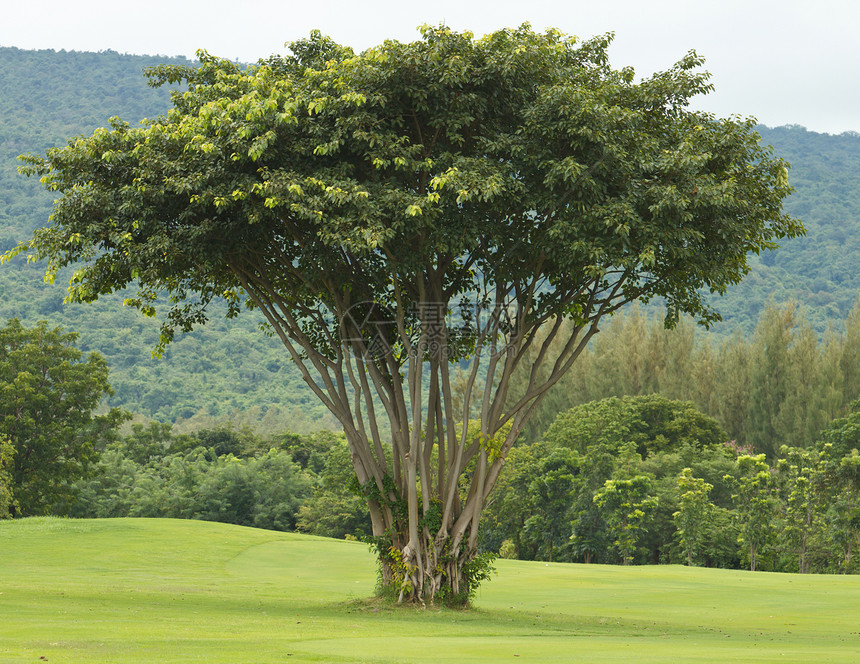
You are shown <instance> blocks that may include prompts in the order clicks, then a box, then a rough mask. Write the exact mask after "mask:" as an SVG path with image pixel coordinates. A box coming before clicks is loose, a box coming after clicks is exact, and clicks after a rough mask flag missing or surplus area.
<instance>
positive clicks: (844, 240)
mask: <svg viewBox="0 0 860 664" xmlns="http://www.w3.org/2000/svg"><path fill="white" fill-rule="evenodd" d="M166 61H168V62H174V63H176V64H189V63H188V62H187V61H185V60H169V59H165V58H155V57H141V56H129V55H122V54H119V53H115V52H103V53H77V52H64V51H61V52H55V51H23V50H19V49H15V48H0V253H2V252H3V251H6V250H8V249H10V248H11V247H13V246H15V245H16V244H17V243H19V242H21V241H23V240H25V239H27V238H28V237H29V234H30V233H31V232H32V230H33V229H34V228H36V227H38V226H40V225H43V224H45V223H46V222H47V219H48V216H49V214H50V207H51V200H52V199H51V196H50V194H49V193H46V192H45V191H43V190H42V188H41V187H40V185H39V183H38V182H37V181H33V180H28V179H27V178H25V177H22V176H20V175H19V174H18V173H17V166H18V161H17V157H18V155H19V154H22V153H27V152H35V153H38V152H42V151H44V150H45V149H46V148H48V147H50V146H53V145H59V144H62V143H64V142H65V141H66V140H68V139H70V138H72V140H73V137H74V136H76V135H81V134H88V133H91V132H92V131H93V130H95V129H96V128H97V127H100V126H104V125H105V124H106V123H107V120H108V118H109V117H111V116H114V115H118V116H120V117H122V118H123V119H124V120H127V121H129V122H132V123H134V122H137V121H139V120H141V119H143V118H146V117H153V116H156V115H158V114H160V113H162V112H164V111H166V109H167V108H168V106H169V91H168V90H165V89H154V88H151V87H148V86H147V82H146V79H145V77H144V76H143V70H144V69H145V68H146V67H149V66H152V65H155V64H160V63H163V62H166ZM759 132H760V134H761V136H762V140H763V141H764V142H765V143H767V144H770V145H772V146H773V148H774V151H775V153H776V154H778V155H780V156H782V157H784V158H785V159H786V160H788V161H789V162H790V163H791V166H792V168H791V173H790V180H791V183H792V185H793V186H794V187H795V190H796V191H795V193H794V194H793V195H792V196H791V198H790V199H789V200H788V202H787V204H786V208H787V210H788V211H789V213H791V214H793V215H795V216H796V217H798V218H800V219H801V220H802V221H803V223H804V224H805V226H806V229H807V235H806V237H803V238H798V239H794V240H790V241H787V242H785V243H784V244H783V245H782V246H781V247H780V248H779V249H778V250H776V251H771V252H766V253H764V254H762V255H759V256H751V257H750V267H751V270H750V274H749V275H748V276H747V278H746V279H745V280H744V282H743V283H741V284H739V285H738V286H736V287H735V288H733V289H730V291H729V293H728V294H727V295H726V296H724V297H723V298H721V299H720V300H719V301H718V303H717V306H718V308H719V310H720V311H721V312H722V315H723V319H724V320H723V322H721V323H719V324H717V325H715V326H714V328H712V329H711V330H710V331H707V330H704V329H701V328H697V327H696V326H694V325H693V324H691V323H689V322H687V321H682V323H681V324H680V325H679V327H678V328H677V329H675V330H671V331H667V330H665V329H664V327H663V326H662V324H661V315H660V310H659V307H658V306H657V305H654V304H652V305H650V306H649V307H644V308H638V307H636V308H631V309H628V310H626V311H624V312H622V313H620V314H618V315H617V316H616V317H615V318H613V319H612V320H611V321H610V322H609V323H608V324H606V325H605V326H604V329H603V331H602V332H601V334H600V335H598V337H597V338H596V339H595V341H594V342H593V343H592V344H591V346H590V347H589V348H588V349H587V350H586V352H585V353H584V354H583V356H582V358H581V359H580V361H579V363H578V364H577V366H576V367H575V369H574V371H573V372H572V373H571V374H570V375H568V376H566V377H565V378H564V380H563V381H562V383H560V384H559V385H558V386H557V387H556V388H555V389H554V391H553V392H551V394H550V395H549V397H548V398H547V399H546V400H545V401H544V402H543V404H542V407H541V408H540V410H539V411H538V412H537V413H536V414H535V416H534V418H533V420H532V421H531V423H530V426H529V428H528V429H527V430H526V431H525V434H524V436H523V438H522V441H521V445H520V446H518V447H517V448H516V449H515V450H514V453H513V454H512V456H511V458H510V460H509V466H510V468H509V471H510V472H508V474H507V477H506V479H505V480H504V482H503V483H502V485H500V487H499V490H498V491H497V495H496V497H495V498H494V500H493V502H492V503H491V504H490V507H489V509H488V513H487V516H486V523H485V533H484V544H483V546H484V547H485V548H486V549H488V550H490V551H494V552H496V551H500V550H501V552H502V554H503V555H508V556H510V557H520V558H529V559H547V560H572V561H582V562H591V561H601V562H625V563H626V562H689V563H692V562H698V563H701V564H709V565H714V566H724V567H738V566H751V567H756V566H758V568H761V569H775V570H784V571H843V572H845V571H851V572H856V571H857V569H858V560H860V535H858V533H859V532H860V513H858V511H857V508H856V494H857V490H858V486H860V484H858V479H857V472H858V471H857V469H858V468H860V462H858V461H857V455H856V453H854V454H853V456H852V452H851V450H852V449H853V448H855V447H857V446H858V445H860V438H858V431H860V420H858V415H860V402H858V401H857V400H858V399H860V299H858V294H860V134H854V133H846V134H842V135H839V136H831V135H826V134H817V133H814V132H810V131H807V130H806V129H804V128H802V127H797V126H791V127H779V128H768V127H759ZM43 273H44V267H43V266H41V265H38V264H28V263H26V262H25V261H24V260H22V259H20V258H19V259H15V260H13V261H11V262H10V264H7V265H4V266H3V267H2V268H0V327H2V325H3V324H5V323H6V322H7V320H9V319H19V320H20V321H21V323H22V324H23V325H25V326H27V327H29V328H32V327H33V326H36V325H37V323H38V322H39V321H43V320H44V321H47V325H48V327H54V326H62V327H63V328H64V329H65V330H66V331H69V332H71V331H73V332H74V333H76V335H77V336H76V337H75V339H76V344H77V347H78V348H80V350H81V351H82V352H83V353H89V352H90V351H97V353H98V354H99V355H98V357H99V358H103V359H104V366H105V367H106V368H109V382H110V386H111V387H112V390H113V392H112V393H111V392H110V390H105V391H104V397H105V398H104V399H103V400H102V404H101V406H100V409H101V413H102V415H100V416H99V417H102V418H107V419H110V418H108V416H107V415H105V414H106V413H108V414H113V420H112V422H113V423H114V424H118V422H119V421H120V419H122V418H121V417H120V416H119V415H118V414H117V413H119V410H111V408H114V409H124V410H125V411H128V412H129V413H131V414H132V416H133V417H134V418H135V421H134V424H132V425H129V424H127V425H125V428H124V429H123V430H122V433H121V434H120V433H119V432H117V431H114V432H113V433H112V434H111V435H109V436H105V437H103V438H100V439H99V442H98V443H97V448H98V449H97V450H95V452H97V454H94V456H93V464H92V468H90V471H94V472H88V473H85V474H83V476H82V477H79V478H77V479H74V480H69V483H68V487H67V488H68V489H69V490H68V491H67V492H66V493H65V494H64V498H63V499H62V500H59V499H57V500H56V501H55V502H54V503H53V504H52V505H51V506H50V508H45V509H48V511H54V512H56V513H65V514H70V515H74V516H126V515H130V516H176V517H185V518H206V519H212V520H222V521H229V522H233V523H241V524H244V525H252V526H259V527H267V528H275V529H295V528H300V529H303V530H306V531H308V532H312V533H316V534H321V535H329V536H337V537H342V536H345V535H352V534H356V533H357V534H359V535H360V534H365V535H367V534H369V530H368V527H367V523H366V522H367V518H366V515H365V514H364V508H363V506H362V505H363V502H362V498H361V496H360V494H361V490H360V487H358V486H357V485H355V484H354V483H353V482H351V481H350V477H351V471H350V465H349V459H348V450H347V449H346V446H345V443H344V441H343V439H342V438H341V437H339V436H338V435H335V434H332V433H330V432H325V431H324V432H323V433H317V432H320V431H321V430H325V429H330V430H335V429H336V423H335V421H334V420H333V418H332V417H331V416H330V415H329V414H328V413H327V412H326V411H325V410H324V408H323V407H322V405H321V404H319V403H318V401H317V400H316V399H315V398H314V397H313V395H312V394H311V392H310V391H309V390H308V389H307V388H306V387H305V385H304V384H303V382H302V380H301V377H300V375H299V373H298V371H297V370H296V369H295V368H294V367H293V366H292V364H291V363H290V362H289V360H288V357H287V354H286V353H285V352H284V351H283V348H282V346H281V344H280V343H279V342H278V341H276V340H274V339H272V338H270V337H268V336H266V334H264V333H262V332H261V331H260V330H259V329H258V327H259V321H258V320H257V319H255V318H254V316H253V315H251V314H247V313H246V314H243V315H242V316H240V317H239V318H238V319H235V320H225V319H224V317H223V313H224V311H223V310H219V309H218V308H217V307H216V308H215V309H214V310H213V311H211V312H210V313H211V317H210V321H209V323H207V325H205V326H204V327H202V328H200V329H198V330H196V331H194V332H193V333H190V334H187V335H185V336H183V337H181V338H179V339H177V340H176V341H175V342H174V343H173V344H172V345H171V346H170V347H169V348H168V350H167V352H166V353H165V354H164V355H163V356H162V357H161V358H158V359H153V358H152V356H151V351H152V349H153V347H154V346H155V343H156V340H157V336H158V322H157V320H152V319H146V318H142V317H140V316H139V315H138V314H136V313H135V312H134V311H132V310H131V309H128V308H124V307H123V306H122V304H121V303H122V299H123V297H124V295H123V293H117V294H116V295H115V297H112V298H105V299H104V300H103V301H100V302H98V303H95V304H94V305H86V306H78V305H75V306H71V305H69V306H67V305H64V304H63V295H64V288H63V285H62V283H60V282H61V281H62V277H63V276H64V275H61V278H60V279H58V280H57V282H58V283H56V284H47V283H45V282H44V281H43V279H42V275H43ZM65 276H68V275H65ZM15 326H19V324H18V323H17V322H16V323H15V324H14V325H12V326H11V327H15ZM10 329H11V328H10ZM15 329H18V328H17V327H16V328H15ZM69 338H71V337H69ZM2 359H3V358H0V360H2ZM99 361H101V360H99ZM0 364H2V363H0ZM105 371H107V369H105ZM655 395H659V396H655ZM0 415H2V408H0ZM0 421H2V418H0ZM93 421H96V420H93ZM588 427H592V428H591V429H589V428H588ZM287 432H289V433H287ZM0 433H3V430H2V429H0ZM727 441H728V444H727ZM12 455H13V451H12V450H11V447H10V445H9V443H8V442H7V441H5V440H3V438H2V436H0V515H2V504H3V500H4V499H3V493H2V489H3V486H4V481H3V473H4V472H11V471H7V470H4V467H7V468H11V467H12V461H11V459H12ZM688 468H691V471H690V472H691V473H693V474H690V473H686V471H685V469H688ZM685 473H686V474H685ZM765 475H766V476H767V478H769V479H768V481H767V482H764V483H763V480H762V479H761V478H762V477H764V476H765ZM756 478H758V480H757V479H756ZM757 482H758V483H757ZM610 489H611V490H610ZM622 490H623V491H627V492H628V493H626V494H624V495H622V493H623V491H622ZM612 491H615V493H614V494H613V493H612ZM10 500H11V499H10ZM613 500H616V501H617V500H621V502H622V503H623V502H624V501H625V500H626V501H627V504H631V501H632V503H633V504H635V505H636V506H637V507H636V509H637V510H638V512H639V513H640V516H639V517H637V518H638V519H639V520H640V522H636V520H635V519H634V520H633V521H630V520H629V519H627V518H626V517H627V516H629V515H625V514H622V513H621V512H620V511H619V509H620V508H618V506H617V505H618V504H620V503H617V504H615V506H613V505H614V503H613ZM554 501H555V502H554ZM685 501H686V502H685ZM697 501H698V502H697ZM7 502H8V501H7ZM755 505H758V507H759V512H758V513H757V514H753V513H752V512H750V513H748V514H745V513H743V512H742V511H743V510H745V509H752V506H755ZM804 505H805V506H806V507H805V508H804V507H803V506H804ZM852 505H853V507H852ZM810 506H811V507H810ZM804 509H805V510H806V511H804ZM697 510H698V511H697ZM25 512H26V510H25ZM696 514H698V515H699V517H698V518H699V521H702V519H705V516H702V515H706V516H707V519H706V520H707V522H708V524H709V527H708V528H707V529H705V530H703V531H701V532H699V531H697V530H696V528H697V526H696V524H697V523H698V522H697V521H696V519H695V518H693V517H695V515H696ZM679 515H680V516H679ZM691 515H692V516H691ZM685 519H687V520H686V521H685ZM756 519H758V521H756ZM753 522H755V523H758V524H759V525H760V533H758V534H757V533H756V532H752V531H749V530H744V527H745V526H744V525H743V524H745V523H746V524H749V523H753ZM759 534H761V540H760V541H759V540H757V539H755V538H756V537H758V536H759ZM738 543H740V547H739V546H738ZM852 553H853V556H854V557H852Z"/></svg>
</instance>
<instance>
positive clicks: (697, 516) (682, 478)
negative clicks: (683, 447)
mask: <svg viewBox="0 0 860 664" xmlns="http://www.w3.org/2000/svg"><path fill="white" fill-rule="evenodd" d="M713 488H714V486H713V485H712V484H708V483H707V482H705V480H703V479H702V478H700V477H693V471H692V470H691V469H690V468H684V470H682V471H681V474H680V475H679V476H678V492H679V494H680V498H679V501H678V502H679V505H678V511H677V512H675V513H674V514H673V515H672V517H673V518H674V519H675V524H676V525H677V527H678V539H679V540H680V542H681V547H682V548H683V549H684V555H685V558H686V560H687V565H693V564H694V563H695V561H696V560H697V557H698V554H699V547H700V545H701V542H702V539H703V537H704V531H705V527H706V524H707V523H708V521H710V516H711V514H712V512H713V511H714V504H713V503H711V501H710V500H709V494H710V492H711V489H713Z"/></svg>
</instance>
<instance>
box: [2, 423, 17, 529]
mask: <svg viewBox="0 0 860 664" xmlns="http://www.w3.org/2000/svg"><path fill="white" fill-rule="evenodd" d="M14 456H15V448H14V447H12V443H10V442H9V441H8V440H4V439H3V438H0V519H6V518H9V517H10V516H12V509H13V503H14V500H15V498H14V496H13V495H12V472H11V471H12V458H13V457H14Z"/></svg>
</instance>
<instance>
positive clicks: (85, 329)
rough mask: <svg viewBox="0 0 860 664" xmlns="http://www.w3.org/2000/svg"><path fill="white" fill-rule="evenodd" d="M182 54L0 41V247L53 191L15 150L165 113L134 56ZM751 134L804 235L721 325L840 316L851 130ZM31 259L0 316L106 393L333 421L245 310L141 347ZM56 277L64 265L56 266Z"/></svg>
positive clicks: (857, 190) (851, 286) (851, 252)
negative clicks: (91, 367) (77, 361)
mask: <svg viewBox="0 0 860 664" xmlns="http://www.w3.org/2000/svg"><path fill="white" fill-rule="evenodd" d="M162 63H172V64H185V65H187V64H190V63H189V61H188V60H186V59H183V58H162V57H145V56H132V55H123V54H120V53H116V52H113V51H106V52H102V53H80V52H66V51H52V50H42V51H26V50H20V49H16V48H0V252H2V251H5V250H8V249H9V248H11V247H13V246H15V245H16V244H17V243H18V242H20V241H22V240H25V239H26V238H28V237H29V235H30V233H31V232H32V231H33V229H34V228H37V227H38V226H40V225H43V224H45V223H46V221H47V219H48V216H49V214H50V208H51V202H52V196H51V195H50V194H49V193H48V192H45V191H44V190H43V189H42V188H41V186H40V185H39V183H38V181H36V180H34V179H28V178H25V177H22V176H20V175H18V173H17V170H16V169H17V165H18V162H17V156H18V155H19V154H22V153H26V152H33V153H40V152H43V151H44V150H45V149H46V148H48V147H51V146H54V145H62V144H64V143H65V141H66V140H68V139H69V138H72V137H74V136H77V135H82V134H84V135H86V134H89V133H91V132H92V131H93V130H94V129H95V128H97V127H100V126H105V125H106V124H107V121H108V118H109V117H111V116H114V115H117V116H119V117H121V118H122V119H124V120H126V121H128V122H130V123H132V124H134V123H136V122H138V121H139V120H141V119H143V118H146V117H155V116H157V115H159V114H161V113H164V112H166V111H167V109H168V108H169V105H170V91H169V90H167V89H153V88H150V87H148V86H147V83H146V79H145V77H144V76H143V75H142V72H143V70H144V68H146V67H149V66H153V65H156V64H162ZM759 130H760V133H761V135H762V140H763V141H764V142H765V143H768V144H770V145H772V146H773V147H774V150H775V152H776V154H778V155H780V156H783V157H785V158H786V159H787V160H788V161H789V162H790V163H791V165H792V169H791V173H790V180H791V181H792V183H793V185H794V186H795V188H796V193H795V194H793V195H792V196H791V198H790V199H789V200H788V202H787V204H786V207H787V209H788V211H789V212H791V213H792V214H794V215H795V216H798V217H800V218H801V219H802V220H803V221H804V223H805V224H806V227H807V229H808V235H807V237H805V238H798V239H796V240H791V241H788V242H785V243H784V244H783V246H782V247H781V248H780V249H779V250H778V251H772V252H767V253H765V254H762V255H761V256H752V257H751V261H750V263H751V272H750V275H749V276H748V278H747V279H746V280H745V281H744V282H743V283H742V284H740V285H739V286H737V287H735V288H733V289H732V290H730V292H729V294H728V295H727V296H725V297H724V298H721V299H720V300H719V301H718V302H717V306H718V307H719V310H720V311H721V312H722V313H723V316H724V319H725V320H724V322H723V323H721V324H720V325H719V326H717V328H716V331H717V332H720V333H725V332H731V331H732V330H735V329H738V328H741V329H744V330H751V329H752V328H753V327H754V325H755V323H756V322H757V320H758V316H759V313H760V312H761V311H762V309H763V307H764V305H765V304H766V303H767V301H768V299H769V298H771V297H773V298H774V299H775V300H776V301H777V302H780V301H785V300H787V299H790V298H793V299H795V300H797V301H798V302H800V303H801V304H802V305H803V306H804V308H805V312H806V316H807V318H808V319H809V320H810V322H811V323H812V324H813V326H814V328H815V329H816V330H817V331H818V332H819V333H823V332H824V331H825V330H826V329H827V327H828V326H829V325H832V324H837V325H838V324H839V323H840V322H841V321H842V319H843V318H844V316H845V315H846V313H847V312H848V310H849V309H850V307H851V305H852V304H853V302H854V300H855V299H856V297H857V294H858V291H860V186H858V184H860V182H858V180H860V135H856V134H842V135H840V136H830V135H827V134H817V133H814V132H810V131H806V130H805V129H803V128H802V127H779V128H768V127H760V128H759ZM43 272H44V270H43V267H42V266H40V265H32V264H29V265H28V264H26V263H25V261H24V260H22V259H17V260H15V261H13V262H12V263H11V264H10V265H5V266H3V268H2V269H0V321H5V320H6V319H8V318H11V317H18V318H20V319H22V321H24V322H25V324H29V325H32V324H33V323H35V322H36V321H38V320H42V319H45V320H48V321H49V322H50V323H51V324H54V325H63V326H64V327H66V328H68V329H71V330H74V331H76V332H78V333H79V335H80V340H79V346H80V347H81V348H83V349H84V350H98V351H99V352H101V353H102V354H104V355H105V356H106V358H107V359H108V362H109V364H110V366H111V370H112V374H111V382H112V384H113V386H114V389H115V391H116V394H115V396H114V397H113V398H112V399H111V403H110V405H119V406H123V407H125V408H128V409H129V410H132V411H134V412H136V413H140V414H143V415H145V416H148V417H153V418H156V419H160V420H164V421H177V420H186V419H188V418H195V419H196V421H198V422H199V421H204V420H206V418H217V417H222V416H225V415H229V414H234V415H235V414H236V413H242V412H248V411H252V415H251V416H250V417H251V418H252V419H256V420H264V419H268V420H269V421H270V423H271V426H273V427H277V428H281V429H283V428H291V429H293V430H296V431H299V432H302V431H308V430H310V429H314V428H319V427H322V426H329V427H333V426H334V425H335V423H334V421H333V419H332V418H331V416H330V415H328V413H327V412H326V411H325V410H324V408H323V407H322V405H320V404H319V403H318V401H317V399H316V398H315V397H314V396H313V394H312V393H311V391H310V390H309V389H308V388H307V386H306V385H305V384H304V383H303V381H302V380H301V377H300V375H299V373H298V371H297V370H296V369H295V367H294V366H293V365H292V364H291V362H290V361H289V360H288V359H287V355H286V353H285V352H284V351H283V348H282V346H281V345H280V343H279V342H277V341H276V340H274V339H271V338H269V337H267V336H265V335H264V334H261V333H260V332H259V330H257V329H256V328H257V327H258V324H259V321H258V320H256V319H255V318H254V317H253V316H252V315H250V314H244V315H242V316H240V317H239V318H238V319H236V320H232V321H225V320H224V319H223V317H221V316H220V315H219V313H218V312H217V311H216V312H214V315H213V317H212V320H211V321H210V323H209V324H207V325H206V326H205V327H204V328H202V329H200V330H198V331H195V332H193V333H191V334H188V335H185V336H183V337H181V338H179V339H178V340H177V341H175V342H174V344H173V345H172V346H171V347H170V348H169V349H168V351H167V353H166V354H165V356H164V357H163V358H161V359H159V360H153V359H152V358H151V350H152V348H153V347H154V345H155V342H156V338H157V333H158V323H157V322H155V321H153V320H150V319H145V318H142V317H141V316H139V315H138V314H136V313H135V312H133V311H131V310H129V309H127V308H123V307H122V306H121V300H122V297H123V296H122V294H118V295H117V296H116V297H114V298H105V299H103V300H101V301H99V302H97V303H95V304H93V305H86V306H80V305H75V306H64V305H63V304H62V299H63V294H64V289H63V287H62V286H61V285H60V282H61V279H58V280H57V281H58V284H57V285H49V284H46V283H44V282H43V280H42V274H43ZM61 276H62V275H61Z"/></svg>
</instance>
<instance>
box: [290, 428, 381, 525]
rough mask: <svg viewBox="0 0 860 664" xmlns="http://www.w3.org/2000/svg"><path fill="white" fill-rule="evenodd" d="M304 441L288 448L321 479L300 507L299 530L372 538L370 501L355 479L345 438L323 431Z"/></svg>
mask: <svg viewBox="0 0 860 664" xmlns="http://www.w3.org/2000/svg"><path fill="white" fill-rule="evenodd" d="M301 440H303V441H306V442H305V444H303V445H300V444H295V443H293V444H291V445H289V446H287V450H289V451H290V454H291V455H292V456H293V459H295V460H300V459H301V458H305V459H307V464H308V465H307V467H308V468H310V469H313V470H314V472H315V473H316V475H317V478H318V479H317V482H316V484H315V486H314V488H313V492H312V493H311V495H310V496H309V497H308V498H306V499H305V500H304V502H303V503H302V506H301V508H300V510H299V520H298V528H299V530H302V531H304V532H308V533H311V534H313V535H321V536H324V537H337V538H343V537H345V536H346V535H351V536H355V537H358V538H367V537H369V536H370V535H371V534H372V531H371V525H370V519H369V517H368V513H367V503H366V501H365V496H364V494H363V492H362V491H361V488H360V487H359V486H358V482H357V481H356V478H355V473H354V472H353V469H352V461H351V459H350V454H349V447H348V446H347V443H346V440H345V438H344V437H343V436H342V435H341V436H337V437H335V436H334V434H331V433H330V432H320V433H319V434H316V435H314V436H304V437H301ZM322 441H325V442H324V443H323V442H322ZM323 445H325V447H324V448H323ZM308 452H309V453H308ZM297 453H298V454H299V457H298V459H297ZM305 454H307V456H305ZM317 458H319V459H320V461H321V462H322V465H321V467H320V468H319V469H318V470H317V469H315V468H314V465H315V460H316V459H317ZM299 462H300V461H299Z"/></svg>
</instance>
